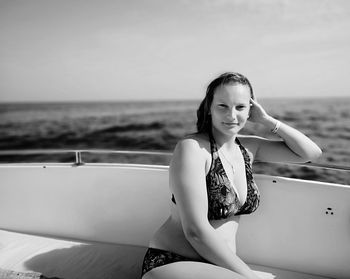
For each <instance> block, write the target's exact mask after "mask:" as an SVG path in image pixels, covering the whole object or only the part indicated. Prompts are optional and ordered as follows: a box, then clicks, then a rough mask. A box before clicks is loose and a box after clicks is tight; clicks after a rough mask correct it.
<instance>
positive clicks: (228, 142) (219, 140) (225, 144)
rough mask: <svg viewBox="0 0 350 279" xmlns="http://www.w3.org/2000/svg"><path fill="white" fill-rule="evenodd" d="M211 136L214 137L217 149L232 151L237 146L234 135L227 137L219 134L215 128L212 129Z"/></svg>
mask: <svg viewBox="0 0 350 279" xmlns="http://www.w3.org/2000/svg"><path fill="white" fill-rule="evenodd" d="M212 135H213V137H214V140H215V142H216V144H217V146H218V148H224V149H226V150H232V148H233V147H235V146H236V145H237V144H236V137H237V134H235V135H233V136H229V135H225V134H223V133H221V132H220V131H218V130H216V129H215V128H213V129H212Z"/></svg>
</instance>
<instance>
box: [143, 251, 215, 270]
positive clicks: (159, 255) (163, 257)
mask: <svg viewBox="0 0 350 279" xmlns="http://www.w3.org/2000/svg"><path fill="white" fill-rule="evenodd" d="M180 261H196V262H204V263H209V262H208V261H206V260H204V259H203V260H197V259H195V260H194V259H190V258H187V257H184V256H181V255H179V254H176V253H173V252H170V251H166V250H162V249H156V248H148V250H147V252H146V255H145V257H144V259H143V264H142V275H141V276H143V275H144V274H145V273H146V272H148V271H150V270H151V269H153V268H156V267H158V266H162V265H166V264H170V263H175V262H180Z"/></svg>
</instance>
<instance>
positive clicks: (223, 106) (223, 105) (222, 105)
mask: <svg viewBox="0 0 350 279" xmlns="http://www.w3.org/2000/svg"><path fill="white" fill-rule="evenodd" d="M219 108H227V106H226V105H225V104H219Z"/></svg>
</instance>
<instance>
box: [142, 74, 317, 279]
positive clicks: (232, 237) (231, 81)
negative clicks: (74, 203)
mask: <svg viewBox="0 0 350 279" xmlns="http://www.w3.org/2000/svg"><path fill="white" fill-rule="evenodd" d="M197 117H198V121H197V129H198V132H197V133H195V134H192V135H189V136H187V137H185V138H184V139H182V140H180V141H179V142H178V144H177V145H176V147H175V151H174V153H173V157H172V161H171V163H170V168H169V187H170V190H171V192H172V193H173V195H172V199H171V200H172V206H171V214H170V217H169V218H168V219H167V220H166V221H165V223H164V224H163V225H162V226H161V227H160V228H159V230H158V231H157V232H156V233H155V235H154V236H153V238H152V239H151V241H150V243H149V249H148V250H147V252H146V255H145V258H144V263H143V267H142V275H143V278H144V279H156V278H172V279H176V278H182V279H183V278H194V277H198V276H199V277H200V278H213V277H219V278H230V279H232V278H237V279H239V278H241V279H242V278H246V279H258V278H260V277H259V276H258V275H257V273H255V272H254V271H253V270H252V269H251V268H250V267H249V266H248V265H247V264H246V263H245V262H243V261H242V260H241V259H240V258H239V257H238V255H237V253H236V247H237V244H236V234H237V230H238V224H239V220H240V215H243V214H251V213H253V212H254V211H255V210H256V209H257V208H258V206H259V203H260V193H259V190H258V187H257V185H256V183H255V182H254V177H253V174H252V162H253V161H254V160H256V159H258V160H266V161H272V162H276V161H278V162H280V161H288V162H306V161H310V160H314V159H316V158H318V157H319V156H320V155H321V153H322V152H321V150H320V148H319V147H318V146H317V145H316V144H315V143H314V142H313V141H312V140H310V139H309V138H308V137H306V136H305V135H304V134H302V133H301V132H299V131H297V130H296V129H294V128H292V127H290V126H288V125H287V124H284V123H281V122H280V121H278V120H276V119H275V118H273V117H272V116H270V115H269V114H268V113H267V112H266V111H265V110H264V109H263V107H262V106H261V105H260V104H259V103H257V102H256V101H255V100H254V95H253V89H252V86H251V85H250V83H249V81H248V79H247V78H246V77H244V76H243V75H241V74H238V73H231V72H228V73H224V74H222V75H220V76H219V77H217V78H216V79H214V80H213V81H212V82H211V83H210V84H209V86H208V89H207V92H206V96H205V98H204V99H203V101H202V102H201V104H200V106H199V109H198V111H197ZM248 120H249V121H251V122H254V123H260V124H262V125H264V126H266V127H267V128H269V129H270V130H271V132H272V133H275V134H277V135H278V136H279V137H280V140H269V139H265V138H261V137H257V136H244V137H242V136H239V135H238V132H239V131H240V130H241V129H242V128H243V127H244V126H245V124H246V123H247V121H248Z"/></svg>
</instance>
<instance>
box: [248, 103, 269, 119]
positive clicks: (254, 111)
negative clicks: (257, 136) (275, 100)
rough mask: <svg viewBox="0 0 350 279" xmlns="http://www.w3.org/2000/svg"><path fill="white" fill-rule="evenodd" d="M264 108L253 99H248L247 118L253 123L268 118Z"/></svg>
mask: <svg viewBox="0 0 350 279" xmlns="http://www.w3.org/2000/svg"><path fill="white" fill-rule="evenodd" d="M270 117H271V116H269V115H268V114H267V112H266V111H265V109H264V108H263V107H262V106H261V105H260V104H259V103H258V102H257V101H255V100H254V99H252V98H251V99H250V112H249V118H248V120H249V121H251V122H253V123H263V122H264V120H266V119H268V118H270Z"/></svg>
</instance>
